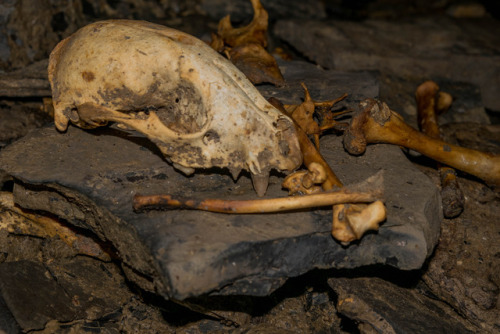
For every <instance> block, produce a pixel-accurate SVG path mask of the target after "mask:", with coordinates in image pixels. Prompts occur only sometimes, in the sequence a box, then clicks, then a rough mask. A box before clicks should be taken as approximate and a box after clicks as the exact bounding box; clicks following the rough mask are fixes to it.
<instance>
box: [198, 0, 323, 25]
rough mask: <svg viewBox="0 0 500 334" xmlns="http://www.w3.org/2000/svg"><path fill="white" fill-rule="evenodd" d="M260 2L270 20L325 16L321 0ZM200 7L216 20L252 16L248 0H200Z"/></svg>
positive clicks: (237, 20)
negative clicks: (226, 17)
mask: <svg viewBox="0 0 500 334" xmlns="http://www.w3.org/2000/svg"><path fill="white" fill-rule="evenodd" d="M261 3H262V6H264V8H265V9H266V10H267V12H268V13H269V19H270V20H276V19H280V18H292V17H295V18H316V19H324V18H325V17H326V10H325V4H324V3H323V2H322V1H312V2H303V1H299V0H273V1H270V0H262V1H261ZM201 8H203V10H204V11H206V13H207V14H208V15H209V16H210V17H212V18H213V19H216V20H220V19H221V18H223V17H224V16H226V15H231V20H232V21H235V22H242V21H246V22H248V21H250V20H251V19H252V17H253V10H252V5H251V3H250V1H248V0H201Z"/></svg>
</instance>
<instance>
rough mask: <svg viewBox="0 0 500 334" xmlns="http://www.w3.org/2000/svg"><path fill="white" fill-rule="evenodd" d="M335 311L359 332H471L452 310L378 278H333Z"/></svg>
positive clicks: (331, 284)
mask: <svg viewBox="0 0 500 334" xmlns="http://www.w3.org/2000/svg"><path fill="white" fill-rule="evenodd" d="M328 283H329V284H330V286H331V288H332V289H333V290H334V291H335V292H336V293H337V294H338V301H337V311H338V312H340V313H341V314H342V315H344V316H346V317H348V318H350V319H352V320H354V321H356V322H357V323H359V325H358V326H359V329H360V331H361V332H362V333H387V334H389V333H394V334H395V333H415V334H416V333H457V334H458V333H474V332H473V331H471V330H469V329H468V328H467V327H466V325H465V323H462V322H460V321H458V320H457V319H456V317H452V316H451V315H452V314H453V313H452V312H453V311H452V310H451V309H450V308H449V307H447V306H446V304H444V303H442V302H438V301H435V300H434V299H431V298H429V297H427V296H424V295H422V294H419V293H417V292H415V290H411V289H407V288H403V287H399V286H397V285H394V284H392V283H390V282H387V281H384V280H382V279H380V278H351V279H350V278H333V279H330V280H329V281H328Z"/></svg>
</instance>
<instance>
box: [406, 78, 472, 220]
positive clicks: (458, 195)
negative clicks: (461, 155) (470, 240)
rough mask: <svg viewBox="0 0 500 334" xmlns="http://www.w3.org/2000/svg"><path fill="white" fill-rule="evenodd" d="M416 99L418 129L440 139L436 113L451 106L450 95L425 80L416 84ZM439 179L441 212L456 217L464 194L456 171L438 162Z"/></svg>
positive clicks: (460, 211) (446, 215)
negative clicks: (418, 84)
mask: <svg viewBox="0 0 500 334" xmlns="http://www.w3.org/2000/svg"><path fill="white" fill-rule="evenodd" d="M415 100H416V101H417V115H418V125H419V127H420V130H421V131H422V132H423V133H425V134H426V135H428V136H429V137H432V138H434V139H441V134H440V131H439V125H438V121H437V116H436V114H437V113H439V112H444V110H447V109H448V108H449V107H450V106H451V102H452V99H451V96H449V94H445V93H443V92H440V91H439V86H438V85H437V84H436V83H435V82H434V81H430V80H429V81H426V82H424V83H423V84H421V85H420V86H418V88H417V90H416V92H415ZM437 168H438V172H439V176H440V181H441V198H442V203H443V214H444V216H445V217H446V218H453V217H457V216H458V215H460V214H461V213H462V211H463V210H464V204H465V203H464V202H465V198H464V194H463V192H462V190H461V189H460V186H459V185H458V181H457V173H456V172H455V170H454V169H453V168H450V167H448V166H443V165H441V164H438V166H437Z"/></svg>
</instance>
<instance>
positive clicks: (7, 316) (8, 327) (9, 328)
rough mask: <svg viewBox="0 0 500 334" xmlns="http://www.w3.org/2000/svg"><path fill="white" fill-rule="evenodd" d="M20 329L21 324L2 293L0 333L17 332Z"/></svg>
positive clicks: (0, 300)
mask: <svg viewBox="0 0 500 334" xmlns="http://www.w3.org/2000/svg"><path fill="white" fill-rule="evenodd" d="M20 331H21V329H20V328H19V325H18V324H17V322H16V320H15V319H14V316H13V315H12V313H11V312H10V310H9V308H8V307H7V305H6V304H5V301H4V300H3V297H2V296H1V295H0V333H2V334H3V333H5V334H17V333H19V332H20Z"/></svg>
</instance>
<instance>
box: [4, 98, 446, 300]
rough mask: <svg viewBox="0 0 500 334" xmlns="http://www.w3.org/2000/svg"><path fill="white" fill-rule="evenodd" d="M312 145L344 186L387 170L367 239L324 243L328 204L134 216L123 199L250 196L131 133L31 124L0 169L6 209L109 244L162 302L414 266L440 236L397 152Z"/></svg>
mask: <svg viewBox="0 0 500 334" xmlns="http://www.w3.org/2000/svg"><path fill="white" fill-rule="evenodd" d="M320 98H324V99H326V98H328V97H326V96H320ZM330 98H331V97H330ZM322 147H323V149H322V152H323V154H324V156H325V158H326V159H327V161H328V162H329V163H331V165H332V168H333V169H334V171H335V172H336V173H337V174H338V176H339V178H340V179H341V180H342V181H343V182H344V184H349V183H353V182H357V181H360V180H363V179H365V178H367V177H369V176H371V175H373V174H375V173H376V172H377V171H379V170H385V171H386V173H385V181H384V183H385V188H386V206H387V209H388V219H387V221H386V222H385V223H384V224H383V225H382V226H381V228H380V230H379V231H378V232H377V233H369V234H367V235H366V236H365V237H363V239H362V240H361V241H359V242H357V243H354V244H352V245H350V246H348V247H343V246H341V245H340V244H339V243H338V242H336V241H335V240H334V239H333V238H332V237H331V235H330V230H331V220H332V212H331V209H328V208H325V209H318V210H314V211H313V210H311V211H301V212H292V213H279V214H260V215H259V214H254V215H229V214H217V213H208V212H200V211H189V210H169V211H148V212H142V213H136V212H134V211H133V209H132V197H133V196H134V194H137V193H140V194H159V193H169V194H173V195H182V196H183V197H192V198H194V199H203V198H225V199H249V198H255V197H256V195H255V193H254V191H253V189H252V185H251V182H250V178H249V177H248V174H244V173H243V174H242V175H240V177H239V178H238V180H237V181H236V182H235V181H233V180H232V178H231V177H230V175H229V173H228V172H227V171H225V170H206V171H199V172H198V173H196V174H195V175H193V176H191V177H186V176H184V175H183V174H180V173H179V172H177V171H175V170H174V169H173V168H172V167H171V166H170V165H169V164H168V163H167V162H166V161H165V160H164V159H163V158H162V156H161V154H160V153H159V151H158V149H156V147H155V146H154V145H153V144H152V143H151V142H150V141H149V140H147V139H146V138H144V137H141V136H139V135H138V134H136V133H127V132H123V131H118V130H115V129H113V128H103V129H97V130H92V131H84V130H81V129H78V128H76V127H70V128H69V129H68V131H67V132H66V133H59V132H57V131H56V130H55V129H54V128H53V127H47V128H42V129H39V130H36V131H33V132H31V133H30V134H28V135H27V136H26V137H24V138H22V139H21V140H19V141H17V142H15V143H13V144H11V145H10V146H8V147H6V148H5V149H3V150H2V151H1V152H0V166H1V167H0V168H2V169H4V170H5V171H6V172H7V173H8V174H10V175H12V176H13V177H14V179H15V187H14V197H15V201H16V203H18V204H19V205H20V206H22V207H26V208H30V209H36V210H44V211H48V212H51V213H52V214H55V215H57V216H59V217H61V218H63V219H65V220H67V221H68V222H70V223H71V224H74V225H76V226H78V227H81V228H85V229H89V230H91V231H92V232H93V233H95V234H97V235H98V236H99V237H100V238H102V239H103V240H107V241H109V242H110V243H112V245H113V246H114V247H115V248H116V250H117V253H118V254H119V256H120V258H121V260H122V261H123V268H124V271H125V273H126V275H127V277H128V278H129V279H130V280H132V281H134V282H135V283H136V284H138V285H139V286H141V287H142V288H144V289H146V290H150V291H156V292H159V293H160V294H162V295H163V296H164V297H166V298H175V299H178V300H181V299H184V298H187V297H191V296H198V295H201V294H238V295H241V294H244V295H245V294H246V295H255V296H262V295H267V294H269V293H270V292H272V291H273V290H274V289H276V288H278V287H279V286H281V285H282V284H283V283H284V282H285V281H286V279H287V278H288V277H292V276H297V275H300V274H303V273H305V272H307V271H310V270H312V269H314V268H354V267H358V266H365V265H372V264H385V265H390V266H394V267H397V268H400V269H403V270H412V269H418V268H420V267H421V266H422V264H423V263H424V261H425V259H426V258H427V256H429V255H430V254H431V252H432V249H433V248H434V246H435V245H436V243H437V240H438V236H439V229H440V222H441V207H440V198H439V193H438V191H437V188H436V186H435V185H434V184H432V183H431V181H430V180H429V179H428V178H427V177H426V176H425V175H423V174H422V173H421V172H419V171H418V170H417V169H416V168H415V167H413V166H412V164H411V163H410V162H409V161H408V160H407V159H406V157H405V156H404V154H403V153H402V152H401V150H400V149H399V148H397V147H393V146H387V145H376V146H370V147H368V149H367V152H366V154H365V155H363V156H361V157H353V156H349V155H348V154H347V153H346V152H345V151H344V150H343V148H342V138H341V137H338V136H335V135H328V136H325V137H324V138H323V140H322ZM282 180H283V176H282V175H279V174H274V175H272V176H271V179H270V187H269V190H268V193H267V195H266V197H278V196H287V193H286V192H285V191H283V190H282V189H281V182H282Z"/></svg>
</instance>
